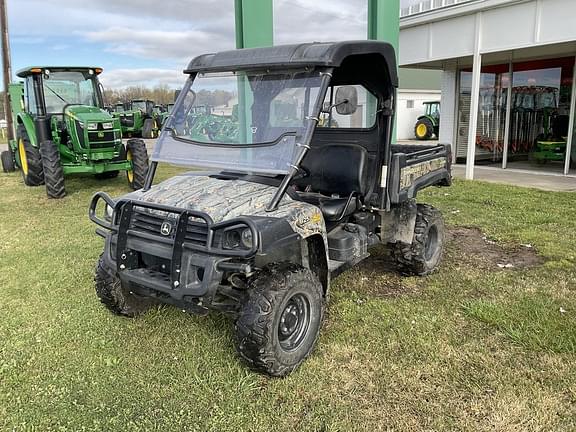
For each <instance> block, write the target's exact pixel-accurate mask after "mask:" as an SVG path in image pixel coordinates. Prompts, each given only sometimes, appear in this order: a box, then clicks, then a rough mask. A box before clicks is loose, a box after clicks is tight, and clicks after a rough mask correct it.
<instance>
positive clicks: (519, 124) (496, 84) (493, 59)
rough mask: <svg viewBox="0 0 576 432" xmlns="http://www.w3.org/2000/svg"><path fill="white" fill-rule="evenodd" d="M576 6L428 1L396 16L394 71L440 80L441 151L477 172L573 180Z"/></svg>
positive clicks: (546, 0) (548, 1)
mask: <svg viewBox="0 0 576 432" xmlns="http://www.w3.org/2000/svg"><path fill="white" fill-rule="evenodd" d="M575 62H576V1H575V0H427V1H423V2H421V3H420V4H417V5H413V6H411V7H410V8H406V9H403V10H402V12H401V19H400V58H399V64H400V66H401V67H408V68H418V69H429V70H440V71H442V84H441V90H442V92H441V104H442V105H441V106H442V112H441V120H440V141H442V142H450V143H453V155H454V161H455V162H456V163H462V164H465V165H466V177H467V178H469V179H471V178H473V177H474V169H475V167H476V166H491V167H495V168H498V169H507V170H511V171H513V170H520V171H526V170H529V171H537V172H542V173H549V174H556V175H565V176H575V177H576V143H575V142H574V138H575V137H574V120H575V117H576V63H575Z"/></svg>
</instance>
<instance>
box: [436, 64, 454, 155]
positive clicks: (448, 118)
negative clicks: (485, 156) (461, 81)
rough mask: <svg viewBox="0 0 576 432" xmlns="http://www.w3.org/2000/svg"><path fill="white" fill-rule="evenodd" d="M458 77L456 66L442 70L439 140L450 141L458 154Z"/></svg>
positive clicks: (446, 142)
mask: <svg viewBox="0 0 576 432" xmlns="http://www.w3.org/2000/svg"><path fill="white" fill-rule="evenodd" d="M456 78H457V70H456V68H455V67H454V68H453V69H452V68H450V69H449V70H444V71H442V86H441V89H442V92H441V96H440V98H441V101H440V109H441V114H440V136H439V137H438V140H439V141H440V142H441V143H442V144H448V143H450V144H451V145H452V154H454V155H455V154H456V141H454V137H455V135H456V124H457V121H458V113H457V112H456V98H457V89H456V81H457V80H456Z"/></svg>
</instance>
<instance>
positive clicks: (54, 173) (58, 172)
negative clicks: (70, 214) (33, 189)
mask: <svg viewBox="0 0 576 432" xmlns="http://www.w3.org/2000/svg"><path fill="white" fill-rule="evenodd" d="M40 154H41V155H42V167H43V169H44V182H45V184H46V195H48V198H56V199H58V198H64V197H65V196H66V188H65V187H64V170H63V169H62V161H61V160H60V150H58V146H57V145H56V144H54V142H53V141H50V140H48V141H44V142H43V143H42V145H41V146H40Z"/></svg>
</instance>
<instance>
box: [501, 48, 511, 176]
mask: <svg viewBox="0 0 576 432" xmlns="http://www.w3.org/2000/svg"><path fill="white" fill-rule="evenodd" d="M512 56H513V54H511V55H510V62H509V63H508V80H509V82H508V89H507V97H506V123H505V125H504V152H503V153H502V168H503V169H506V168H507V166H508V147H509V146H510V124H511V122H512V118H511V115H512V86H513V85H514V65H513V62H512Z"/></svg>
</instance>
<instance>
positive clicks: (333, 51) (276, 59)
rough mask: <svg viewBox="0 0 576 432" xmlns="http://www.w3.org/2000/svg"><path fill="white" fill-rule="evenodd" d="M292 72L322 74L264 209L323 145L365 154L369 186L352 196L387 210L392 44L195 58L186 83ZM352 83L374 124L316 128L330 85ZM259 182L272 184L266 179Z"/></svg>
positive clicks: (348, 44) (392, 109)
mask: <svg viewBox="0 0 576 432" xmlns="http://www.w3.org/2000/svg"><path fill="white" fill-rule="evenodd" d="M296 68H298V69H302V68H304V69H306V70H309V71H317V72H318V73H319V74H320V75H321V82H320V88H319V92H318V96H317V99H316V101H315V103H314V104H313V108H312V110H311V111H310V114H309V115H308V116H307V117H306V120H305V128H304V132H303V134H302V136H301V139H300V140H299V142H298V143H297V144H296V145H297V150H296V152H295V155H294V158H293V161H292V163H291V164H290V167H289V170H288V173H287V174H286V175H284V176H283V177H281V176H279V177H277V178H276V179H275V180H276V181H275V182H273V183H274V184H275V185H277V190H276V193H275V195H274V197H273V198H272V200H271V201H270V202H269V204H268V206H267V210H268V211H273V210H275V209H276V208H277V207H278V204H279V203H280V201H281V200H282V198H283V196H284V194H286V192H287V190H288V188H289V187H291V186H293V185H294V183H295V181H296V179H297V177H298V176H301V175H302V174H303V173H305V172H306V171H305V170H304V169H303V166H302V165H303V161H305V159H306V156H307V155H308V153H309V151H310V150H314V149H318V148H324V147H327V146H334V147H337V146H340V147H341V146H349V147H359V148H361V150H362V152H363V154H365V156H363V157H362V161H363V162H362V164H363V166H362V169H364V164H366V165H367V166H366V171H367V174H366V176H367V181H365V182H364V183H367V187H363V188H362V189H363V191H357V192H356V194H357V195H361V196H359V198H360V199H361V201H362V202H363V205H365V206H369V207H371V208H382V209H388V208H389V207H390V197H389V196H388V193H387V189H386V185H387V184H388V180H389V172H390V170H389V169H388V167H389V164H390V154H391V138H392V125H393V119H394V112H395V103H396V102H395V99H396V88H397V86H398V77H397V72H396V60H395V54H394V49H393V48H392V46H391V45H389V44H387V43H384V42H374V41H352V42H337V43H307V44H298V45H284V46H276V47H268V48H251V49H242V50H235V51H226V52H221V53H216V54H206V55H202V56H199V57H196V58H195V59H193V60H192V61H191V62H190V64H189V65H188V67H187V68H186V70H185V71H184V72H185V73H186V74H188V75H189V76H190V80H194V79H195V78H196V75H197V74H199V73H210V72H237V71H270V72H271V71H283V70H290V69H296ZM350 85H362V86H363V87H365V88H366V89H367V90H368V91H369V92H370V93H372V94H373V95H374V96H375V98H376V104H375V106H373V107H371V109H373V110H374V115H375V119H376V120H375V122H374V125H373V126H372V127H371V128H368V129H355V128H350V129H340V128H335V129H332V128H317V125H318V122H319V119H320V114H321V112H322V109H323V102H324V99H325V97H326V94H327V92H328V90H329V89H330V87H335V86H350ZM184 97H185V95H184V92H181V93H180V95H179V97H178V99H177V101H176V104H175V110H176V109H177V108H178V106H179V105H180V104H182V103H183V102H184V101H183V99H184ZM223 151H225V150H223ZM157 164H158V162H157V161H153V162H152V165H151V167H150V170H149V172H148V176H147V179H146V183H145V187H144V190H148V189H149V188H150V187H151V185H152V182H153V179H154V176H155V172H156V168H157ZM311 166H314V164H311ZM312 174H314V173H312ZM256 177H258V176H251V178H252V180H253V181H258V179H257V178H256ZM263 181H268V182H270V179H267V180H263ZM350 197H352V194H351V195H350Z"/></svg>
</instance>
